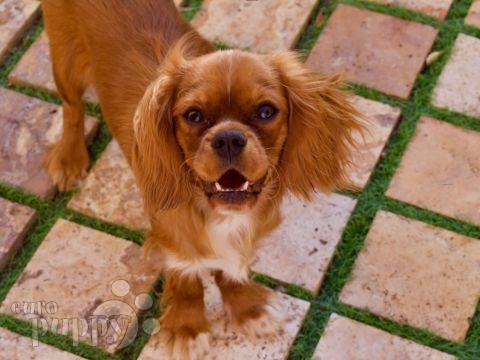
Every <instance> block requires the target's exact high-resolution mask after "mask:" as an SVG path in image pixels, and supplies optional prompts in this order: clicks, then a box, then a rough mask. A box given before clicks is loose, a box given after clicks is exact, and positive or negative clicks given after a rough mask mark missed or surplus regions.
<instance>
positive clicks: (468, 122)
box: [0, 0, 480, 359]
mask: <svg viewBox="0 0 480 360" xmlns="http://www.w3.org/2000/svg"><path fill="white" fill-rule="evenodd" d="M338 3H346V4H351V5H354V6H358V7H361V8H366V9H370V10H373V11H377V12H382V13H386V14H390V15H393V16H397V17H400V18H403V19H407V20H413V21H417V22H421V23H424V24H428V25H432V26H434V27H437V28H439V35H438V39H437V41H436V42H435V45H434V50H438V51H442V52H443V53H442V56H441V57H440V58H439V59H438V60H437V61H436V62H435V63H434V64H432V66H430V67H429V68H428V69H427V70H426V71H425V72H424V73H423V74H421V76H420V77H419V79H418V80H417V82H416V84H415V88H414V90H413V96H412V98H411V99H409V100H407V101H403V100H398V99H394V98H392V97H389V96H387V95H384V94H382V93H380V92H378V91H375V90H372V89H369V88H366V87H363V86H360V85H355V84H352V85H351V87H352V90H353V92H354V93H356V94H358V95H361V96H364V97H366V98H369V99H372V100H377V101H381V102H384V103H387V104H390V105H392V106H397V107H400V108H401V109H402V121H401V123H400V125H399V126H398V128H397V129H396V131H395V133H394V134H393V136H392V139H391V141H390V142H389V144H388V145H387V148H386V152H385V156H384V157H383V159H382V160H381V161H380V163H379V165H378V166H377V168H376V170H375V172H374V174H373V175H372V180H371V182H370V184H369V186H368V187H367V188H366V190H365V191H364V192H363V193H361V194H358V195H355V196H354V198H356V199H357V201H358V203H357V206H356V208H355V210H354V212H353V214H352V216H351V218H350V220H349V222H348V224H347V227H346V229H345V231H344V235H343V239H342V242H341V244H340V245H339V248H338V249H337V251H336V253H335V257H334V259H333V261H332V264H331V266H330V269H329V271H328V273H327V276H326V279H325V282H324V285H323V287H322V289H321V291H320V293H319V295H312V294H310V293H309V292H307V291H306V290H304V289H302V288H300V287H298V286H294V285H287V286H285V287H282V286H281V285H279V284H278V282H276V281H275V280H273V279H271V278H269V277H267V276H264V275H259V274H256V276H255V280H257V281H259V282H261V283H263V284H265V285H267V286H269V287H271V288H280V289H282V290H283V291H285V292H286V293H288V294H290V295H292V296H295V297H298V298H301V299H304V300H307V301H310V302H311V304H312V307H311V309H310V311H309V313H308V315H307V317H306V319H305V321H304V326H303V329H302V331H301V333H300V335H299V336H298V338H297V339H296V341H295V343H294V346H293V347H292V351H291V354H290V358H292V359H308V358H310V357H311V354H312V353H313V351H314V349H315V346H316V344H317V343H318V340H319V338H320V336H321V334H322V332H323V330H324V327H325V325H326V323H327V321H328V318H329V316H330V315H331V313H332V312H336V313H339V314H341V315H344V316H347V317H350V318H352V319H356V320H359V321H361V322H364V323H366V324H369V325H372V326H375V327H377V328H380V329H383V330H386V331H388V332H390V333H393V334H397V335H400V336H403V337H405V338H408V339H411V340H413V341H415V342H418V343H422V344H425V345H427V346H431V347H434V348H437V349H439V350H442V351H446V352H449V353H452V354H455V355H457V356H459V357H460V358H461V359H477V358H479V357H480V350H479V343H480V313H479V311H477V312H476V314H475V316H474V319H473V321H472V326H471V328H470V330H469V333H468V336H467V340H466V343H465V344H457V343H452V342H449V341H446V340H443V339H440V338H438V337H436V336H434V335H432V334H429V333H426V332H424V331H422V330H419V329H414V328H411V327H408V326H402V325H400V324H397V323H395V322H392V321H389V320H386V319H382V318H380V317H377V316H375V315H372V314H370V313H368V312H367V311H363V310H358V309H353V308H351V307H348V306H346V305H343V304H341V303H339V302H338V296H339V293H340V291H341V289H342V287H343V285H344V284H345V282H346V281H347V278H348V276H349V274H350V272H351V270H352V268H353V265H354V262H355V259H356V257H357V255H358V253H359V251H360V249H361V247H362V245H363V242H364V239H365V237H366V235H367V233H368V230H369V229H370V226H371V223H372V221H373V219H374V217H375V214H376V213H377V211H378V210H379V209H385V210H388V211H392V212H395V213H397V214H400V215H404V216H407V217H409V218H414V219H419V220H421V221H424V222H427V223H430V224H433V225H436V226H440V227H444V228H447V229H450V230H453V231H455V232H459V233H462V234H465V235H468V236H472V237H475V238H480V236H479V235H480V228H478V227H476V226H474V225H470V224H466V223H463V222H461V221H458V220H454V219H449V218H447V217H443V216H441V215H438V214H434V213H432V212H429V211H427V210H424V209H419V208H416V207H414V206H411V205H408V204H404V203H401V202H398V201H395V200H392V199H388V198H386V197H385V196H384V193H385V191H386V189H387V188H388V184H389V182H390V180H391V178H392V176H393V174H394V172H395V170H396V168H397V167H398V164H399V162H400V159H401V157H402V155H403V153H404V151H405V149H406V147H407V145H408V142H409V141H410V139H411V137H412V135H413V132H414V130H415V126H416V123H417V121H418V119H419V117H420V116H421V115H422V114H425V115H429V116H432V117H436V118H439V119H441V120H443V121H448V122H451V123H453V124H456V125H459V126H463V127H465V128H468V129H472V130H477V131H480V125H479V122H478V120H475V119H473V118H470V117H467V116H464V115H459V114H455V113H453V112H449V111H447V110H440V109H435V108H433V107H431V106H430V105H429V102H430V95H431V92H432V90H433V88H434V86H435V83H436V80H437V78H438V76H439V74H440V72H441V70H442V69H443V67H444V65H445V63H446V61H447V60H448V57H449V55H450V52H451V49H452V46H453V43H454V40H455V38H456V36H457V34H458V33H459V32H463V33H466V34H468V35H471V36H476V37H480V31H479V30H477V29H474V28H471V27H468V26H465V25H464V24H463V20H462V18H463V17H464V16H465V15H466V13H467V10H468V8H469V6H470V4H471V0H460V1H458V0H457V1H454V4H453V5H452V9H451V11H450V12H449V15H448V17H447V19H446V20H445V22H443V23H441V22H438V21H437V20H435V19H433V18H430V17H427V16H423V15H419V14H418V13H415V12H412V11H409V10H405V9H401V8H398V7H393V6H387V5H379V4H372V3H368V2H366V1H360V0H341V1H328V0H321V1H319V3H318V4H317V6H316V8H315V9H314V11H313V13H312V16H311V19H310V22H309V24H308V26H307V28H306V30H305V32H304V34H303V35H302V36H301V38H300V40H299V43H298V46H297V48H298V49H299V50H301V51H303V52H305V53H308V51H309V50H310V49H311V48H312V46H313V44H314V43H315V41H316V39H317V37H318V35H319V34H320V33H321V31H322V30H323V28H324V26H325V24H326V22H327V20H328V17H329V16H330V15H331V13H332V12H333V10H334V9H335V7H336V5H337V4H338ZM201 4H202V1H201V0H190V1H188V4H187V5H186V9H185V11H184V12H183V13H184V16H185V17H186V18H188V19H192V18H193V17H194V15H195V14H196V12H197V11H198V10H199V9H200V7H201ZM319 14H321V15H322V16H321V18H322V20H321V21H320V22H318V21H317V19H318V18H319ZM42 29H43V25H42V23H41V21H39V22H38V23H37V24H35V26H34V27H33V28H32V29H31V31H30V32H28V34H27V35H26V37H25V39H24V41H23V42H22V44H21V45H20V46H19V47H18V49H17V50H15V51H14V52H13V53H12V55H11V56H10V57H9V59H8V60H7V62H6V63H5V65H4V66H3V67H2V68H1V69H0V85H1V86H4V87H9V88H11V89H13V90H16V91H19V92H22V93H25V94H27V95H30V96H34V97H38V98H40V99H42V100H45V101H49V102H53V103H56V104H59V103H60V100H59V98H58V97H56V96H54V95H51V94H48V93H46V92H43V91H39V90H36V89H33V88H29V87H18V86H9V85H8V79H7V76H8V73H9V72H10V71H11V69H13V66H14V65H15V64H16V63H17V62H18V60H19V59H20V58H21V56H22V55H23V54H24V53H25V51H26V49H27V48H28V46H29V45H30V44H31V43H32V42H33V41H34V39H35V38H36V37H38V35H39V34H40V32H41V31H42ZM87 108H88V110H87V113H88V114H90V115H93V116H97V117H99V116H100V111H99V109H98V107H96V106H94V105H92V104H89V105H88V107H87ZM110 140H111V134H110V133H109V131H108V129H107V128H106V126H105V123H104V122H103V120H101V125H100V131H99V133H98V134H97V136H96V138H95V139H94V141H93V143H92V145H90V147H89V151H90V154H91V155H92V158H93V159H94V160H96V159H98V157H99V156H100V154H101V153H102V151H103V150H104V149H105V147H106V145H107V144H108V142H109V141H110ZM72 195H73V193H69V194H62V195H58V196H57V197H56V198H55V199H54V200H53V201H52V202H49V201H44V200H42V199H39V198H37V197H35V196H33V195H28V194H25V193H23V192H21V191H19V190H17V189H14V188H11V187H9V186H7V185H0V196H1V197H4V198H7V199H9V200H12V201H16V202H19V203H22V204H25V205H28V206H31V207H33V208H35V209H36V210H37V213H38V221H37V223H36V225H35V226H34V227H33V228H32V229H31V231H30V232H29V234H28V235H27V237H26V239H25V246H24V247H23V248H22V250H20V252H19V253H18V254H17V255H16V256H15V257H14V259H13V260H12V262H11V264H10V265H9V267H8V268H7V270H6V271H4V272H3V273H2V274H0V300H2V299H4V298H5V296H6V294H7V292H8V290H9V289H10V287H11V286H12V285H13V284H14V283H15V281H16V279H17V278H18V276H19V275H20V273H21V272H22V271H23V269H24V268H25V266H26V265H27V263H28V261H29V260H30V258H31V256H33V254H34V252H35V250H36V249H37V248H38V246H39V245H40V243H41V241H42V240H43V238H44V237H45V236H46V234H47V233H48V231H49V229H50V228H51V227H52V226H53V224H54V223H55V221H56V220H57V219H58V218H59V217H62V218H66V219H70V220H72V221H74V222H78V223H80V224H83V225H86V226H89V227H92V228H94V229H97V230H100V231H103V232H107V233H110V234H112V235H115V236H119V237H122V238H126V239H128V240H131V241H134V242H136V243H141V241H142V234H141V232H137V231H132V230H129V229H124V228H122V227H119V226H115V225H110V224H106V223H104V222H102V221H99V220H96V219H92V218H89V217H87V216H84V215H81V214H78V213H75V212H73V211H71V210H68V209H66V205H67V203H68V201H69V199H70V198H71V197H72ZM152 296H154V294H153V295H152ZM154 299H155V302H154V304H155V305H154V307H153V308H152V309H150V310H149V311H147V312H146V313H145V314H143V315H142V318H144V319H145V318H149V317H157V316H158V315H159V314H160V312H159V311H160V310H159V308H158V299H157V298H156V296H154ZM0 326H1V327H5V328H8V329H10V330H12V331H15V332H17V333H20V334H23V335H26V336H31V334H32V328H31V325H30V324H28V323H25V322H22V321H20V320H17V319H14V318H12V317H9V316H5V315H1V316H0ZM40 340H41V341H42V342H45V343H47V344H51V345H53V346H56V347H58V348H60V349H64V350H67V351H70V352H73V353H75V354H77V355H80V356H84V357H86V358H91V359H110V358H119V359H134V358H136V357H138V355H139V354H140V352H141V350H142V348H143V346H144V345H145V343H146V341H147V340H148V336H146V335H143V336H140V337H139V338H138V339H136V340H135V342H134V343H133V344H132V345H131V346H130V347H129V348H127V349H125V350H122V351H120V352H119V353H118V354H117V355H115V356H111V355H109V354H107V353H105V352H103V351H101V350H99V349H97V348H93V347H91V346H88V345H85V344H82V345H81V346H78V347H74V346H72V344H71V339H70V338H68V337H58V336H56V335H53V334H46V335H43V336H40Z"/></svg>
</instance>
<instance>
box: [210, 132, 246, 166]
mask: <svg viewBox="0 0 480 360" xmlns="http://www.w3.org/2000/svg"><path fill="white" fill-rule="evenodd" d="M245 145H247V138H246V137H245V135H243V133H242V132H241V131H238V130H224V131H220V132H219V133H218V134H216V135H215V137H214V138H213V140H212V147H213V148H214V149H215V151H216V152H217V154H218V155H219V156H220V157H221V158H224V159H229V160H231V159H232V158H234V157H235V156H237V155H239V154H240V153H241V152H242V150H243V148H244V147H245Z"/></svg>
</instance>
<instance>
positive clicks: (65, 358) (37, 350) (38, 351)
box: [0, 328, 83, 360]
mask: <svg viewBox="0 0 480 360" xmlns="http://www.w3.org/2000/svg"><path fill="white" fill-rule="evenodd" d="M32 345H34V346H32ZM0 349H2V350H1V353H0V359H2V360H26V359H30V360H80V359H83V358H82V357H80V356H76V355H73V354H70V353H68V352H66V351H62V350H59V349H56V348H54V347H52V346H49V345H46V344H42V343H40V342H39V343H38V344H37V343H36V342H35V341H34V340H32V339H31V338H28V337H25V336H22V335H19V334H16V333H14V332H11V331H9V330H7V329H2V328H0Z"/></svg>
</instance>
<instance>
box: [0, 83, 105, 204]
mask: <svg viewBox="0 0 480 360" xmlns="http://www.w3.org/2000/svg"><path fill="white" fill-rule="evenodd" d="M0 109H2V111H1V112H0V121H1V122H2V124H3V125H2V127H1V128H0V181H3V182H6V183H9V184H11V185H14V186H18V187H20V188H21V189H22V190H24V191H27V192H29V193H32V194H35V195H38V196H40V197H43V198H48V197H50V196H52V195H53V194H54V192H55V187H54V186H53V184H52V183H51V182H50V180H49V179H48V175H47V172H46V171H45V169H44V167H43V160H44V157H45V154H46V152H47V148H48V147H49V146H51V145H53V144H54V143H55V142H56V141H57V140H58V139H59V137H60V136H61V132H62V126H63V125H62V110H61V108H59V107H58V106H56V105H54V104H50V103H46V102H44V101H41V100H39V99H35V98H32V97H28V96H25V95H22V94H19V93H16V92H14V91H11V90H7V89H0ZM85 124H86V126H85V133H86V139H87V141H88V140H91V139H92V138H93V136H94V134H95V132H96V129H97V126H98V120H97V119H95V118H91V117H87V119H86V123H85Z"/></svg>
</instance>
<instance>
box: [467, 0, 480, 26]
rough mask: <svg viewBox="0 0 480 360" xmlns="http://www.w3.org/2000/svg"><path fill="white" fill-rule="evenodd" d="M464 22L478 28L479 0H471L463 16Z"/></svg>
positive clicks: (479, 21) (479, 24)
mask: <svg viewBox="0 0 480 360" xmlns="http://www.w3.org/2000/svg"><path fill="white" fill-rule="evenodd" d="M465 24H467V25H471V26H475V27H478V28H480V0H473V3H472V6H471V7H470V10H468V14H467V16H466V17H465Z"/></svg>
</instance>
